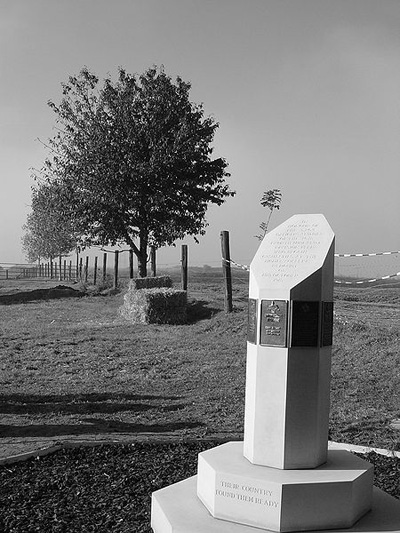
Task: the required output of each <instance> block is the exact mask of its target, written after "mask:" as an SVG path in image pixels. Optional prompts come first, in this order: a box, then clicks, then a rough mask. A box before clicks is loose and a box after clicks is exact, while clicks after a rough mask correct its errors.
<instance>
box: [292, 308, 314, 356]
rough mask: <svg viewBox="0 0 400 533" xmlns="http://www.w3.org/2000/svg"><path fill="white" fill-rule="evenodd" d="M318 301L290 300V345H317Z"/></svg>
mask: <svg viewBox="0 0 400 533" xmlns="http://www.w3.org/2000/svg"><path fill="white" fill-rule="evenodd" d="M318 325H319V302H303V301H296V300H294V301H293V302H292V336H291V343H290V344H291V346H293V347H294V346H309V347H313V346H318V329H319V327H318Z"/></svg>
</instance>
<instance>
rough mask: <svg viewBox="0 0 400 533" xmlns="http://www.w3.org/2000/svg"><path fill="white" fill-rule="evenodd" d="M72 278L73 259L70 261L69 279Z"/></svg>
mask: <svg viewBox="0 0 400 533" xmlns="http://www.w3.org/2000/svg"><path fill="white" fill-rule="evenodd" d="M71 278H72V261H70V262H69V267H68V279H69V281H71Z"/></svg>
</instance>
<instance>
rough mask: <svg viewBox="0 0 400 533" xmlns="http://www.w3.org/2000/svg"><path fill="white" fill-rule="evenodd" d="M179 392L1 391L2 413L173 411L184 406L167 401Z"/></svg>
mask: <svg viewBox="0 0 400 533" xmlns="http://www.w3.org/2000/svg"><path fill="white" fill-rule="evenodd" d="M180 399H181V398H180V397H179V396H157V395H146V394H144V395H138V394H96V393H92V394H79V395H73V394H68V395H37V394H33V395H27V394H10V395H6V394H1V395H0V413H3V414H17V415H18V414H21V415H23V414H51V413H54V414H64V415H71V414H92V413H109V414H110V413H117V412H122V411H130V412H140V411H147V410H150V409H157V410H158V411H161V412H168V411H169V412H170V411H177V410H179V409H183V408H184V407H185V405H184V404H182V403H172V404H170V405H164V404H165V402H175V401H177V400H180Z"/></svg>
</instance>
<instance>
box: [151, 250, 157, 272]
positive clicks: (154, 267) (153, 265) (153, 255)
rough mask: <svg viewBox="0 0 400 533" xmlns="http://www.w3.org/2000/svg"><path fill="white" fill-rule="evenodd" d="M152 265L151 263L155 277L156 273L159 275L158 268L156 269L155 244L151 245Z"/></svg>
mask: <svg viewBox="0 0 400 533" xmlns="http://www.w3.org/2000/svg"><path fill="white" fill-rule="evenodd" d="M150 265H151V275H152V276H153V278H155V277H156V275H157V270H156V247H155V246H151V247H150Z"/></svg>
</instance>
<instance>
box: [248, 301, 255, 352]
mask: <svg viewBox="0 0 400 533" xmlns="http://www.w3.org/2000/svg"><path fill="white" fill-rule="evenodd" d="M247 340H248V341H249V342H251V343H252V344H257V300H255V299H254V298H249V314H248V322H247Z"/></svg>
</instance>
